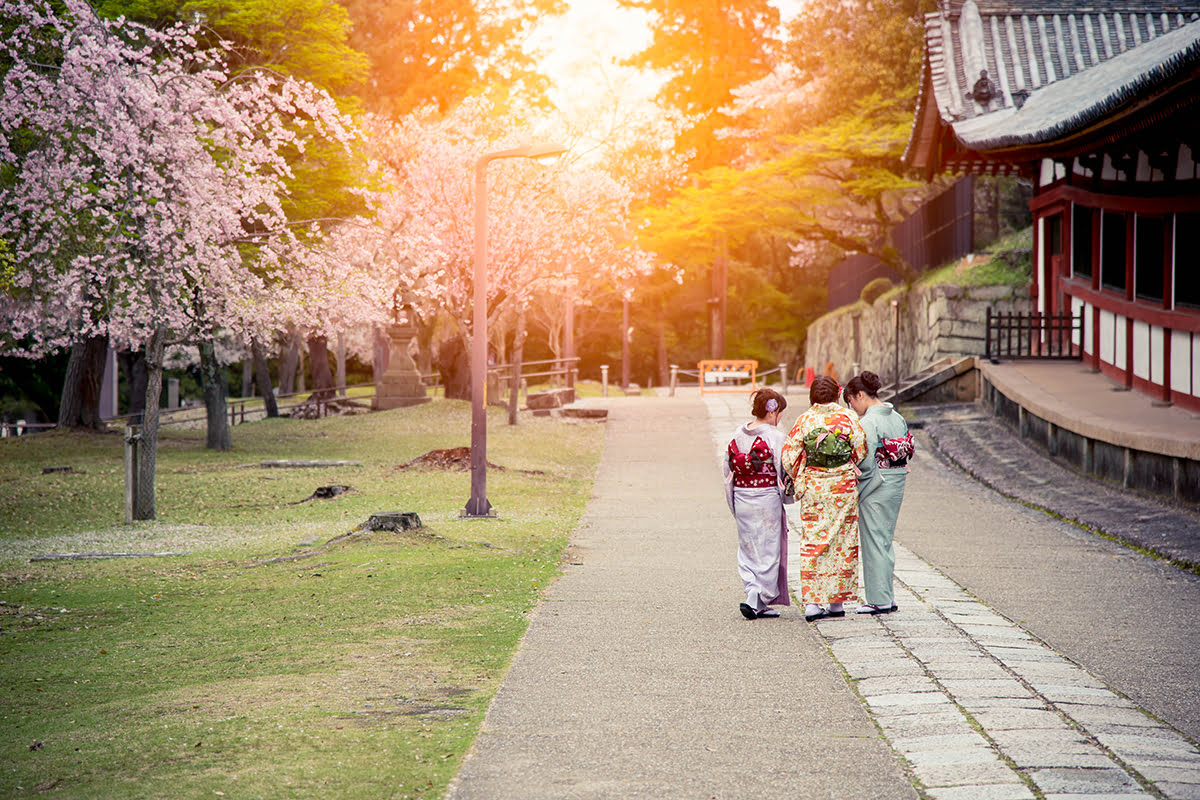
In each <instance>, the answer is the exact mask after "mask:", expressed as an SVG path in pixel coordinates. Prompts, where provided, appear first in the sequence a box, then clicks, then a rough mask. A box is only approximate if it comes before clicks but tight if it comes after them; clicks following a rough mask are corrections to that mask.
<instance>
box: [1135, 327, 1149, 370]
mask: <svg viewBox="0 0 1200 800" xmlns="http://www.w3.org/2000/svg"><path fill="white" fill-rule="evenodd" d="M1133 374H1134V375H1135V376H1136V377H1138V378H1141V379H1142V380H1144V381H1148V380H1150V326H1149V325H1147V324H1146V323H1145V322H1142V321H1141V320H1134V321H1133Z"/></svg>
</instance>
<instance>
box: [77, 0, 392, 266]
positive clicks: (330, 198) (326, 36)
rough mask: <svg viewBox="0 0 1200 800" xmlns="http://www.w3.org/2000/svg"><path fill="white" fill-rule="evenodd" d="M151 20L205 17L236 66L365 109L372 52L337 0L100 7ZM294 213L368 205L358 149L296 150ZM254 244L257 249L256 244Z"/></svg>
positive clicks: (150, 1)
mask: <svg viewBox="0 0 1200 800" xmlns="http://www.w3.org/2000/svg"><path fill="white" fill-rule="evenodd" d="M97 10H98V11H99V12H100V13H101V14H103V15H105V16H109V17H115V16H122V15H123V16H125V17H128V18H130V19H134V20H136V21H139V22H143V23H146V24H151V25H164V24H168V23H171V22H175V21H180V20H193V19H199V20H202V21H203V22H204V24H205V26H206V27H207V28H208V29H210V30H211V31H212V41H210V42H208V43H207V44H208V45H210V46H212V45H215V44H216V42H217V40H224V41H228V42H230V43H231V44H232V50H231V51H230V66H231V68H232V69H233V70H234V71H239V70H246V69H268V70H272V71H275V72H279V73H283V74H287V75H291V76H293V77H295V78H299V79H301V80H305V81H308V82H310V83H312V84H314V85H316V86H319V87H321V88H322V89H324V90H326V91H327V92H329V93H330V94H331V95H332V96H333V97H334V98H335V99H336V100H337V101H338V103H339V105H340V106H341V107H342V108H343V109H344V110H347V111H355V110H357V109H358V107H359V104H360V101H359V100H358V98H357V97H356V92H358V91H360V90H361V89H362V88H363V85H364V82H365V80H366V78H367V73H368V66H369V63H368V60H367V57H366V56H365V55H364V54H362V53H360V52H358V51H357V50H355V49H354V48H353V47H352V46H351V45H350V42H349V37H350V18H349V15H348V14H347V13H346V10H345V9H344V8H342V6H340V5H338V3H337V2H336V0H103V2H101V3H100V4H99V5H98V9H97ZM288 162H289V164H290V165H291V168H292V172H293V176H294V177H293V178H292V179H291V180H290V181H289V190H290V191H289V194H288V200H289V204H288V206H287V209H286V210H287V214H288V217H289V218H290V219H293V220H313V219H329V218H334V217H348V216H352V215H354V214H357V213H361V212H362V210H363V203H362V201H361V199H360V198H359V197H358V196H357V195H356V194H354V193H352V192H350V191H349V189H350V187H354V186H358V185H361V183H362V182H363V175H364V168H363V166H362V161H361V157H360V156H359V155H358V154H353V153H347V152H346V150H345V149H344V148H343V147H341V146H340V145H334V144H331V143H329V142H317V143H314V144H313V145H312V146H310V147H308V148H307V149H306V151H305V152H304V153H300V152H298V151H295V152H292V153H291V154H289V155H288ZM248 250H249V251H252V250H253V248H248Z"/></svg>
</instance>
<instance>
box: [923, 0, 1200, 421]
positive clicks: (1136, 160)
mask: <svg viewBox="0 0 1200 800" xmlns="http://www.w3.org/2000/svg"><path fill="white" fill-rule="evenodd" d="M905 159H906V161H907V162H908V163H909V164H910V165H912V166H915V167H918V168H921V169H923V170H925V172H926V174H927V175H928V176H930V177H932V176H933V175H936V174H940V173H943V172H947V171H948V172H957V173H976V174H1018V175H1021V176H1023V177H1025V178H1027V179H1029V180H1030V181H1032V183H1033V199H1032V201H1031V208H1032V211H1033V218H1034V238H1033V248H1034V252H1033V264H1034V276H1033V285H1032V286H1031V288H1030V291H1031V294H1032V295H1033V299H1032V303H1033V308H1034V310H1036V311H1038V312H1041V313H1043V314H1061V313H1071V314H1075V315H1077V316H1079V315H1081V316H1082V326H1081V328H1080V329H1079V330H1078V331H1076V333H1075V334H1074V340H1073V345H1074V347H1075V348H1076V352H1079V353H1081V354H1082V358H1083V360H1084V363H1086V364H1089V365H1091V366H1093V367H1095V368H1096V369H1099V370H1100V371H1102V372H1103V373H1105V374H1106V375H1108V376H1110V377H1111V378H1113V379H1115V380H1116V381H1118V382H1120V383H1121V384H1123V385H1125V386H1127V387H1130V388H1133V389H1137V390H1139V391H1143V392H1146V393H1149V394H1151V395H1152V396H1153V398H1154V399H1155V401H1156V402H1162V403H1174V404H1176V405H1178V406H1180V407H1183V408H1187V409H1190V410H1193V411H1200V3H1162V2H1142V1H1141V0H1121V1H1118V2H1111V1H1110V0H1094V1H1093V2H1066V1H1065V0H1057V1H1056V0H1029V2H1018V1H1016V0H966V1H965V2H963V0H941V2H940V4H939V7H938V10H937V11H936V12H934V13H932V14H929V15H927V17H926V20H925V60H924V69H923V75H922V79H921V89H920V95H919V100H918V106H917V110H916V115H915V120H914V124H913V130H912V134H911V138H910V140H909V145H908V150H907V153H906V154H905Z"/></svg>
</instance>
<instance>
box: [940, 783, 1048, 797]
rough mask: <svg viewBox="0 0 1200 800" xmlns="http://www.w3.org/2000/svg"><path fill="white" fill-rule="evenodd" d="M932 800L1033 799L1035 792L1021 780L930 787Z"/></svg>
mask: <svg viewBox="0 0 1200 800" xmlns="http://www.w3.org/2000/svg"><path fill="white" fill-rule="evenodd" d="M926 794H928V795H929V797H930V798H931V799H932V800H1033V796H1034V795H1033V792H1032V791H1031V790H1030V788H1029V787H1028V786H1026V785H1025V784H1023V783H1020V782H1013V783H993V784H982V785H971V786H944V787H940V788H935V789H929V790H928V792H926Z"/></svg>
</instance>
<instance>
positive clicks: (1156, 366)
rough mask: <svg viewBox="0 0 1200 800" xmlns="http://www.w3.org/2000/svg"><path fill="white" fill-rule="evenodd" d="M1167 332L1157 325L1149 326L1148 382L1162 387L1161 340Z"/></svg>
mask: <svg viewBox="0 0 1200 800" xmlns="http://www.w3.org/2000/svg"><path fill="white" fill-rule="evenodd" d="M1166 335H1167V332H1166V331H1165V330H1163V329H1162V328H1160V327H1158V326H1157V325H1151V326H1150V380H1152V381H1154V382H1155V383H1157V384H1158V385H1159V386H1162V385H1163V379H1164V378H1165V377H1166V373H1165V372H1164V371H1163V357H1164V354H1163V349H1164V347H1163V339H1165V338H1166Z"/></svg>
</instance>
